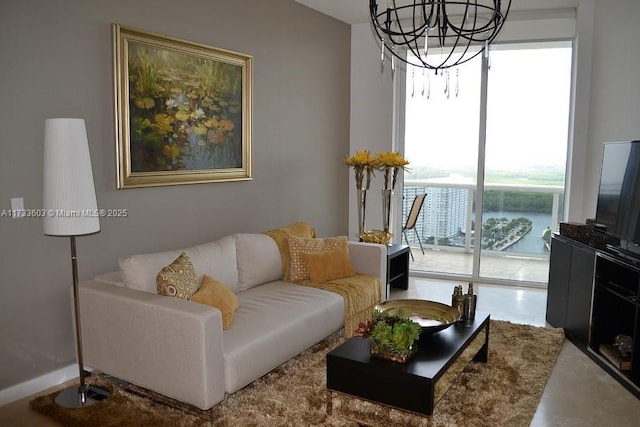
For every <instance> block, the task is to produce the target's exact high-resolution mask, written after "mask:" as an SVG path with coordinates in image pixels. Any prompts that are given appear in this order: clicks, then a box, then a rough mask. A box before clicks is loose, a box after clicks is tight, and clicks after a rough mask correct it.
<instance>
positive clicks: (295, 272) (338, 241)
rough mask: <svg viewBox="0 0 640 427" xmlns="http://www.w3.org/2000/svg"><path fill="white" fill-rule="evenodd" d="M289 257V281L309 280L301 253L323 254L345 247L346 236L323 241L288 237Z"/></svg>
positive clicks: (328, 238)
mask: <svg viewBox="0 0 640 427" xmlns="http://www.w3.org/2000/svg"><path fill="white" fill-rule="evenodd" d="M287 240H288V242H289V257H290V261H289V262H290V269H289V280H291V281H292V282H300V281H303V280H309V279H310V278H311V276H309V270H307V267H306V265H305V263H304V260H303V259H302V253H303V252H306V253H317V252H325V251H329V250H332V249H336V248H339V247H342V248H346V247H347V236H340V237H327V238H324V239H301V238H299V237H296V236H289V237H288V238H287Z"/></svg>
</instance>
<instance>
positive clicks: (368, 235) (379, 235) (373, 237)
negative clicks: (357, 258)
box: [356, 230, 393, 245]
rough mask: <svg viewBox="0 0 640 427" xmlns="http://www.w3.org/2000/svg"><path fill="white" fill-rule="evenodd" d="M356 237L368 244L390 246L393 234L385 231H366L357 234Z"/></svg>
mask: <svg viewBox="0 0 640 427" xmlns="http://www.w3.org/2000/svg"><path fill="white" fill-rule="evenodd" d="M356 236H357V237H359V238H360V239H362V241H363V242H366V243H379V244H381V245H388V244H389V241H391V236H393V234H391V233H389V232H386V231H384V230H365V231H363V232H362V233H360V234H357V235H356Z"/></svg>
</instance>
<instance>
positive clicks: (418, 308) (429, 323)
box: [375, 299, 460, 333]
mask: <svg viewBox="0 0 640 427" xmlns="http://www.w3.org/2000/svg"><path fill="white" fill-rule="evenodd" d="M375 311H376V312H378V313H384V312H387V313H388V314H392V313H393V312H394V311H402V313H403V316H405V317H408V318H409V319H411V320H413V321H414V322H416V323H417V324H419V325H420V326H421V327H422V332H423V333H434V332H438V331H441V330H443V329H446V328H448V327H449V326H451V325H453V324H454V323H455V322H457V321H458V320H459V319H460V313H459V312H458V309H457V308H455V307H451V306H450V305H446V304H441V303H439V302H435V301H427V300H419V299H398V300H388V301H384V302H382V303H380V304H378V305H376V307H375Z"/></svg>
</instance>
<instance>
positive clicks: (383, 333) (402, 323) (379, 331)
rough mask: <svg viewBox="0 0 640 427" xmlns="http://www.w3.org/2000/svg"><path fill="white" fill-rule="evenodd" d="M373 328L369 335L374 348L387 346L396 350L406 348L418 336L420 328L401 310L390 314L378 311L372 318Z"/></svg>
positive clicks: (400, 350) (399, 350)
mask: <svg viewBox="0 0 640 427" xmlns="http://www.w3.org/2000/svg"><path fill="white" fill-rule="evenodd" d="M374 324H375V326H374V328H373V331H372V332H371V335H370V336H369V340H370V341H371V346H372V347H374V348H380V347H388V348H391V349H393V350H394V351H397V352H402V351H404V350H406V349H408V348H409V347H410V346H411V345H412V344H413V343H414V341H416V340H418V339H419V338H420V332H421V331H422V328H421V327H420V325H419V324H418V323H416V322H414V321H412V320H409V319H407V318H406V317H404V315H403V313H402V312H401V311H394V312H393V313H391V314H386V313H378V314H376V316H375V318H374Z"/></svg>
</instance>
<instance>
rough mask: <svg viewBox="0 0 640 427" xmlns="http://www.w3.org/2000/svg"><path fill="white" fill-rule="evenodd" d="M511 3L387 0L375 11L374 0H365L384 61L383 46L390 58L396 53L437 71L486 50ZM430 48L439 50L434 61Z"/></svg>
mask: <svg viewBox="0 0 640 427" xmlns="http://www.w3.org/2000/svg"><path fill="white" fill-rule="evenodd" d="M510 8H511V0H504V1H503V0H404V1H403V0H387V7H386V8H385V9H384V10H383V11H379V8H378V2H377V1H376V0H370V1H369V11H370V14H371V22H372V24H373V28H374V29H375V31H376V34H377V36H378V38H379V39H380V43H381V60H382V62H383V63H384V55H385V50H387V51H388V52H389V53H390V54H391V55H392V61H393V59H394V58H398V59H399V60H401V61H402V62H405V63H407V64H410V65H413V66H416V67H420V68H427V69H432V70H436V73H437V71H438V70H440V69H447V68H451V67H455V66H458V65H460V64H463V63H465V62H467V61H470V60H471V59H473V58H475V57H476V56H478V55H479V54H481V53H482V52H485V54H487V55H488V51H489V45H490V44H491V43H492V42H493V41H494V40H495V38H496V37H497V36H498V34H499V32H500V30H501V29H502V26H503V25H504V22H505V20H506V18H507V15H508V14H509V10H510ZM451 12H454V15H452V14H451ZM455 13H457V14H455ZM423 40H424V42H423V43H422V45H420V44H421V43H420V42H421V41H423ZM476 47H477V48H478V49H477V50H476ZM405 49H406V50H407V54H406V55H405V52H404V50H405ZM432 49H438V50H439V51H440V53H441V54H442V55H441V56H440V60H439V62H437V63H432V62H430V61H432V60H434V59H435V58H436V56H435V55H433V54H431V55H429V53H430V51H431V50H432ZM409 52H410V53H411V54H412V55H411V57H410V56H409V55H408V53H409ZM393 66H395V63H393Z"/></svg>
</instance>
